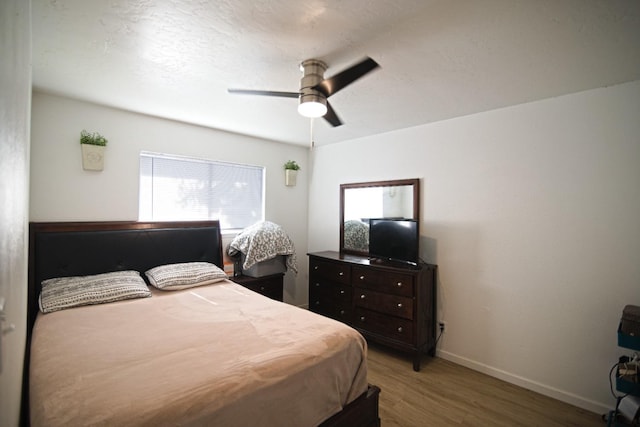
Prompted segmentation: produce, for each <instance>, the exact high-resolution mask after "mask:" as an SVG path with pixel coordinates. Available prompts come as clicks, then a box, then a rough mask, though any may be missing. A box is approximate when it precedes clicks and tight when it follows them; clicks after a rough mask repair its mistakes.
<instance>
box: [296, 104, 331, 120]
mask: <svg viewBox="0 0 640 427" xmlns="http://www.w3.org/2000/svg"><path fill="white" fill-rule="evenodd" d="M298 113H300V115H302V116H304V117H310V118H316V117H322V116H324V115H325V114H327V105H326V104H324V103H322V102H318V101H308V102H301V103H300V104H299V105H298Z"/></svg>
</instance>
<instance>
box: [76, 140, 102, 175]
mask: <svg viewBox="0 0 640 427" xmlns="http://www.w3.org/2000/svg"><path fill="white" fill-rule="evenodd" d="M80 147H82V169H84V170H86V171H101V170H102V169H104V149H105V147H104V146H101V145H91V144H80Z"/></svg>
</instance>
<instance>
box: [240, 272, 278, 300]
mask: <svg viewBox="0 0 640 427" xmlns="http://www.w3.org/2000/svg"><path fill="white" fill-rule="evenodd" d="M229 279H230V280H232V281H234V282H236V283H237V284H239V285H242V286H244V287H245V288H247V289H251V290H252V291H254V292H258V293H259V294H262V295H264V296H267V297H269V298H272V299H274V300H277V301H283V296H282V294H283V291H282V288H283V285H284V274H283V273H278V274H272V275H269V276H263V277H250V276H234V277H230V278H229Z"/></svg>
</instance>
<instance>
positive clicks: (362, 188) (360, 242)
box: [340, 179, 420, 255]
mask: <svg viewBox="0 0 640 427" xmlns="http://www.w3.org/2000/svg"><path fill="white" fill-rule="evenodd" d="M419 199H420V180H419V179H400V180H395V181H376V182H361V183H356V184H341V185H340V252H344V253H352V254H358V255H368V254H369V219H371V218H410V219H415V220H419V219H420V200H419Z"/></svg>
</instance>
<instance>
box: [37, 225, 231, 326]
mask: <svg viewBox="0 0 640 427" xmlns="http://www.w3.org/2000/svg"><path fill="white" fill-rule="evenodd" d="M191 261H207V262H211V263H214V264H216V265H217V266H219V267H220V268H223V262H222V238H221V235H220V224H219V222H218V221H188V222H133V221H116V222H46V223H45V222H32V223H30V224H29V285H28V301H29V305H28V308H27V311H28V328H29V329H28V331H30V330H31V328H32V327H33V322H34V321H35V318H36V314H37V313H38V295H39V294H40V288H41V283H42V281H43V280H45V279H50V278H53V277H68V276H86V275H91V274H98V273H107V272H110V271H121V270H136V271H139V272H140V273H141V275H142V276H143V278H144V279H145V280H146V277H145V275H144V272H145V271H147V270H148V269H150V268H152V267H156V266H158V265H162V264H172V263H177V262H191Z"/></svg>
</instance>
